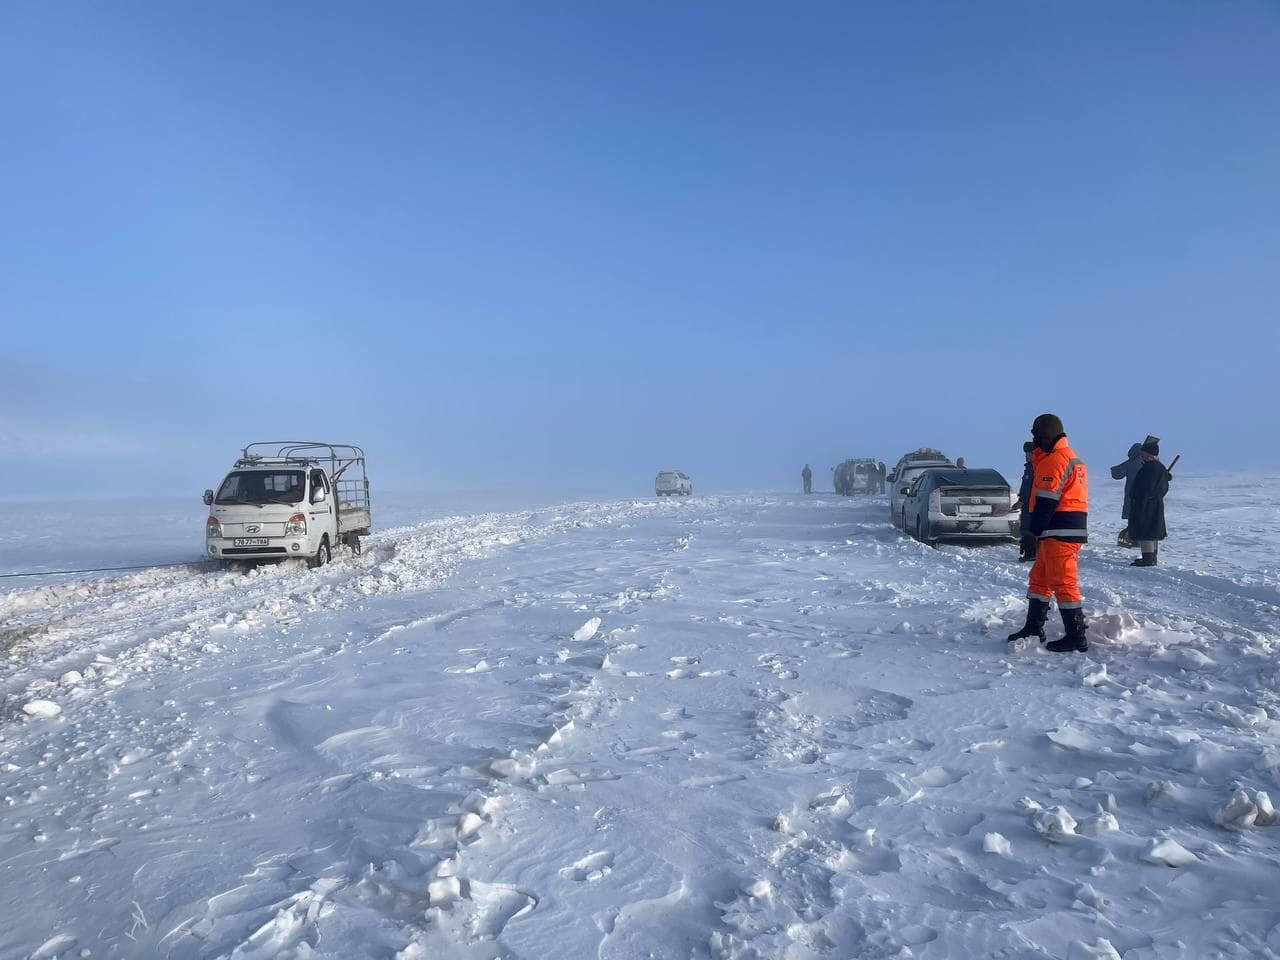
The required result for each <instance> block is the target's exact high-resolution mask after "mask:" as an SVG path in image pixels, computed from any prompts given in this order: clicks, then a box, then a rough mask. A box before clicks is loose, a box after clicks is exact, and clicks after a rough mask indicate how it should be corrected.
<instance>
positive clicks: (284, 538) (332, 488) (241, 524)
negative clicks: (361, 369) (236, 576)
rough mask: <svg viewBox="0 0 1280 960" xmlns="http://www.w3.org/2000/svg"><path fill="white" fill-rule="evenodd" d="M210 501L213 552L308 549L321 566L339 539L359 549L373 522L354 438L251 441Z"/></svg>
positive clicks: (219, 556) (208, 531) (232, 555)
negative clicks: (343, 441) (345, 441)
mask: <svg viewBox="0 0 1280 960" xmlns="http://www.w3.org/2000/svg"><path fill="white" fill-rule="evenodd" d="M204 502H205V504H206V505H207V506H208V507H209V519H208V520H207V521H205V549H206V551H207V552H208V554H209V556H210V557H212V558H213V559H215V560H284V559H285V558H287V557H305V558H306V559H307V562H308V564H309V565H311V566H313V567H319V566H323V565H324V564H326V563H328V562H329V561H330V560H331V559H333V550H334V548H335V547H337V546H338V544H343V545H345V546H347V547H348V548H349V549H350V550H351V552H352V553H359V552H360V537H362V536H367V535H368V533H369V528H370V526H371V525H372V516H371V513H370V509H369V477H368V475H367V474H366V473H365V466H364V451H363V450H361V449H360V448H359V447H354V446H351V445H350V444H341V443H307V442H302V441H294V440H289V441H270V442H265V443H251V444H249V445H248V446H247V447H245V448H244V450H243V451H242V452H241V456H240V458H239V459H238V460H236V462H235V465H234V466H233V467H232V468H231V472H230V473H228V474H227V475H226V477H225V478H223V481H222V484H221V485H220V486H219V487H218V491H217V493H215V492H214V491H212V490H206V491H205V492H204Z"/></svg>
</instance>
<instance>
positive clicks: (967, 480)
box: [933, 470, 1009, 487]
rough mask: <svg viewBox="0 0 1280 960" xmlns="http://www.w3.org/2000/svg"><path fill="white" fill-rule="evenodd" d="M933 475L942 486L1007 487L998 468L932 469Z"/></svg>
mask: <svg viewBox="0 0 1280 960" xmlns="http://www.w3.org/2000/svg"><path fill="white" fill-rule="evenodd" d="M933 477H934V479H935V480H937V482H938V485H939V486H943V487H1007V486H1009V483H1008V481H1007V480H1005V478H1004V477H1002V476H1001V475H1000V471H999V470H934V471H933Z"/></svg>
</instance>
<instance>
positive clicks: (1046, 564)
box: [1009, 413, 1089, 653]
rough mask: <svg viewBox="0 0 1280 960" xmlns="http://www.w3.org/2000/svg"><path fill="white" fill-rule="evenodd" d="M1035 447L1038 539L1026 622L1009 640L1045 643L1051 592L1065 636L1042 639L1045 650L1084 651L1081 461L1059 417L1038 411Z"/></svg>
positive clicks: (1085, 491)
mask: <svg viewBox="0 0 1280 960" xmlns="http://www.w3.org/2000/svg"><path fill="white" fill-rule="evenodd" d="M1031 438H1032V440H1034V441H1035V445H1036V449H1035V451H1034V452H1033V453H1032V455H1031V464H1032V468H1033V473H1034V476H1033V478H1032V481H1031V513H1030V515H1029V516H1028V517H1027V526H1028V528H1029V529H1030V531H1031V533H1032V534H1034V535H1035V536H1036V538H1037V539H1038V540H1039V541H1040V545H1039V548H1038V550H1037V553H1036V562H1035V564H1034V565H1033V566H1032V567H1031V576H1030V577H1029V578H1028V581H1029V582H1028V584H1027V622H1026V624H1025V625H1024V626H1023V628H1022V629H1021V630H1019V631H1018V632H1017V633H1014V634H1011V635H1010V636H1009V640H1010V641H1013V640H1022V639H1025V638H1027V637H1036V638H1037V639H1039V640H1040V642H1041V643H1044V624H1045V621H1046V620H1048V619H1049V604H1050V603H1051V602H1052V601H1053V599H1054V598H1055V597H1056V598H1057V600H1058V612H1059V613H1061V614H1062V625H1063V627H1065V628H1066V635H1065V636H1063V638H1062V639H1061V640H1053V641H1050V642H1049V643H1045V649H1046V650H1052V651H1053V652H1054V653H1069V652H1071V651H1073V650H1081V651H1083V650H1088V649H1089V640H1088V638H1087V637H1086V636H1085V622H1084V609H1083V607H1082V605H1081V602H1080V600H1081V598H1080V582H1079V579H1078V577H1077V574H1076V562H1077V559H1078V557H1079V554H1080V547H1081V545H1083V544H1084V543H1086V542H1087V541H1088V539H1089V530H1088V527H1089V476H1088V471H1087V470H1086V469H1085V465H1084V461H1083V460H1081V459H1080V458H1079V457H1077V456H1076V454H1075V451H1074V450H1072V449H1071V446H1070V444H1069V443H1068V442H1067V432H1066V429H1065V428H1064V427H1063V426H1062V421H1061V420H1060V419H1059V418H1058V417H1057V416H1055V415H1054V414H1052V413H1042V414H1040V416H1038V417H1036V419H1035V423H1033V424H1032V425H1031Z"/></svg>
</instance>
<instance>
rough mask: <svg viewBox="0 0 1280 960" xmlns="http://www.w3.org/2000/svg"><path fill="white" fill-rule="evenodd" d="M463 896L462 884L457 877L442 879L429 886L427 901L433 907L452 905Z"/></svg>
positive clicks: (433, 881)
mask: <svg viewBox="0 0 1280 960" xmlns="http://www.w3.org/2000/svg"><path fill="white" fill-rule="evenodd" d="M460 896H462V883H461V881H460V880H458V878H457V877H441V878H440V879H438V880H432V881H431V882H430V883H429V884H427V900H428V901H429V902H430V904H431V906H433V907H440V906H444V905H445V904H447V903H452V902H453V901H454V900H457V899H458V897H460Z"/></svg>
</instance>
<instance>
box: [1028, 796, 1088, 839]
mask: <svg viewBox="0 0 1280 960" xmlns="http://www.w3.org/2000/svg"><path fill="white" fill-rule="evenodd" d="M1016 806H1017V807H1018V809H1019V810H1021V811H1022V813H1023V815H1025V816H1026V818H1027V823H1028V825H1030V827H1031V829H1032V830H1034V831H1035V832H1036V833H1038V834H1040V836H1042V837H1044V838H1045V839H1046V840H1048V841H1049V842H1050V843H1069V842H1071V841H1072V840H1075V839H1077V838H1078V837H1079V834H1078V833H1076V818H1075V817H1073V816H1071V814H1070V812H1068V810H1067V808H1066V807H1061V806H1059V807H1054V808H1053V809H1052V810H1046V809H1045V808H1044V807H1042V806H1040V804H1038V803H1036V801H1034V800H1032V799H1030V798H1029V797H1023V798H1021V799H1020V800H1019V801H1018V802H1017V804H1016Z"/></svg>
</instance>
